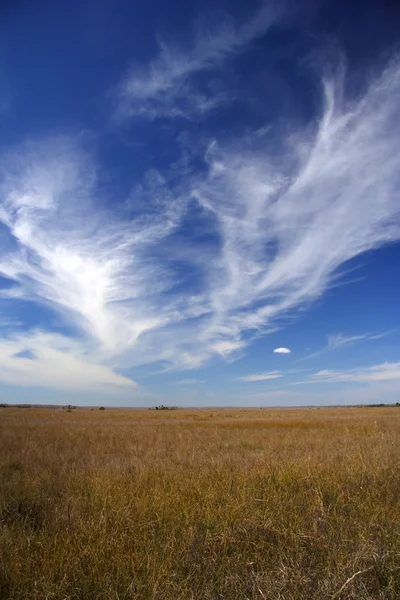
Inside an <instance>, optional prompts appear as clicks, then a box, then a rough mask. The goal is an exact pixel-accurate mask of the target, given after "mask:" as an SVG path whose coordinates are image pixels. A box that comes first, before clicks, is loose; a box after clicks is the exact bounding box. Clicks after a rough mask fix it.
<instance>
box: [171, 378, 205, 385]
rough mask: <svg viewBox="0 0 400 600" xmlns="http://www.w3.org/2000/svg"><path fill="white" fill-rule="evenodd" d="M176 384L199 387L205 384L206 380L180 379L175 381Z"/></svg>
mask: <svg viewBox="0 0 400 600" xmlns="http://www.w3.org/2000/svg"><path fill="white" fill-rule="evenodd" d="M174 383H175V385H197V384H198V383H205V380H204V379H195V378H190V377H189V378H187V379H180V380H179V381H175V382H174Z"/></svg>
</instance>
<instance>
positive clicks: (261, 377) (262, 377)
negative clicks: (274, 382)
mask: <svg viewBox="0 0 400 600" xmlns="http://www.w3.org/2000/svg"><path fill="white" fill-rule="evenodd" d="M280 377H282V373H281V372H280V371H271V372H270V373H254V374H253V375H246V376H245V377H239V380H238V381H243V382H245V383H252V382H254V381H268V380H269V379H279V378H280Z"/></svg>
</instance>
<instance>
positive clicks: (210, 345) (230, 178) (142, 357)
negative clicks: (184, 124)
mask: <svg viewBox="0 0 400 600" xmlns="http://www.w3.org/2000/svg"><path fill="white" fill-rule="evenodd" d="M399 98H400V64H399V62H398V61H396V60H394V61H392V63H391V64H389V65H388V67H387V68H386V69H385V70H384V72H383V73H382V74H381V75H380V76H378V77H376V78H375V79H374V80H372V81H370V82H369V85H368V86H367V87H366V89H365V92H364V94H363V95H360V96H359V97H358V98H356V99H354V98H353V99H346V98H345V96H344V92H343V82H342V81H341V80H340V78H339V79H337V80H336V79H333V80H332V79H330V80H329V81H325V82H324V103H323V106H322V107H321V111H320V117H319V118H318V119H316V120H315V121H314V122H313V123H312V124H309V125H307V127H305V128H301V127H297V128H296V129H295V130H294V129H293V126H292V127H291V128H290V130H288V132H287V134H286V135H284V137H283V138H282V139H281V138H280V137H279V135H278V133H276V135H274V137H273V138H272V137H271V136H272V133H271V131H270V130H266V131H265V132H264V133H263V135H260V133H259V132H255V133H254V134H248V135H246V137H244V138H242V139H236V140H233V141H231V142H228V141H226V140H225V141H224V142H219V143H218V142H216V141H215V142H212V143H210V145H209V147H208V150H207V153H206V155H205V157H204V158H205V160H204V164H203V165H202V168H201V169H197V168H196V165H195V164H189V165H187V166H186V167H185V170H184V172H181V171H179V168H178V167H176V166H175V167H171V171H170V172H169V173H165V174H164V176H156V175H154V177H153V178H150V182H149V181H148V180H146V181H144V182H143V185H142V188H140V190H136V188H135V190H136V191H134V193H133V196H132V198H131V199H130V202H131V204H130V205H131V206H133V207H135V206H136V205H138V206H139V208H140V210H137V211H135V210H132V215H131V216H130V217H128V218H127V217H126V214H124V216H123V217H122V216H121V212H120V211H119V210H118V202H120V203H123V202H124V200H125V198H122V199H118V198H117V199H116V198H113V202H110V203H109V204H108V207H107V208H106V204H107V203H106V202H104V201H103V198H102V196H101V191H100V189H99V185H98V181H97V170H98V169H99V166H96V164H95V162H94V159H93V158H92V157H90V156H89V155H88V153H87V152H84V151H83V150H82V148H81V144H80V143H79V141H77V140H71V139H66V138H57V139H55V140H47V141H42V142H40V143H32V144H30V145H29V144H27V145H23V146H22V147H20V148H18V149H17V150H16V151H15V153H8V154H7V155H6V156H3V157H2V167H1V173H0V175H1V183H0V192H1V207H0V221H1V223H2V231H1V233H2V241H3V248H4V251H3V253H2V256H1V259H0V275H1V276H3V277H5V278H7V279H8V280H9V281H10V282H12V284H13V285H12V287H10V288H9V289H3V290H2V297H3V298H4V297H7V296H8V297H11V298H15V297H18V299H19V300H21V301H22V300H26V301H30V302H35V303H40V304H43V305H45V306H46V307H49V308H51V309H52V310H54V311H57V312H58V313H59V314H60V315H61V316H62V318H63V320H64V322H65V324H67V325H68V326H69V327H71V328H72V329H73V332H72V333H71V337H72V338H74V339H78V340H79V343H80V344H81V346H80V347H81V348H84V360H85V361H87V362H88V364H91V365H98V366H104V367H105V368H107V369H108V370H112V372H113V373H114V375H115V376H116V377H117V376H118V372H121V371H122V370H124V369H128V368H132V367H136V366H140V365H143V364H150V363H159V364H161V365H162V366H163V368H165V369H168V368H180V369H189V368H199V367H201V366H202V365H204V364H205V363H206V362H207V361H208V360H210V359H211V358H212V357H220V358H227V357H229V356H232V355H234V354H235V353H238V352H239V353H243V352H244V351H245V349H246V347H247V346H248V345H249V344H250V343H251V340H252V338H253V337H254V336H259V335H262V334H265V333H266V332H267V331H268V330H269V329H270V328H272V327H273V325H274V323H275V322H276V320H277V319H279V318H281V317H282V316H283V315H286V314H287V313H288V312H289V311H294V310H296V309H298V308H299V307H304V306H307V305H308V304H309V303H310V302H312V301H314V300H315V299H317V298H318V297H320V296H321V295H322V294H323V293H324V292H325V290H326V289H327V288H328V287H329V286H330V285H331V284H332V281H333V280H334V279H335V277H337V273H338V269H339V267H341V265H343V264H344V263H346V262H347V261H349V260H350V259H352V258H354V257H357V256H358V255H360V254H361V253H363V252H365V251H367V250H371V249H375V248H379V247H381V246H383V245H384V244H388V243H390V242H393V241H397V240H399V239H400V200H399V196H398V189H399V184H400V175H399V170H398V156H399V155H400V138H399V136H398V135H397V125H398V123H399V122H400V102H399ZM280 131H283V130H282V129H280ZM277 136H278V137H277ZM277 146H279V148H280V152H278V153H277V152H276V148H277ZM155 180H156V183H155ZM177 180H178V183H177ZM188 216H190V218H191V227H190V232H191V234H190V236H189V237H188V236H187V235H182V230H183V229H184V221H185V219H186V218H188ZM186 231H187V229H186ZM204 231H206V232H207V236H205V237H202V235H201V234H202V233H203V232H204ZM42 333H43V334H44V332H42ZM25 335H26V336H27V338H28V337H29V335H30V334H29V332H28V333H26V334H25ZM64 337H65V339H66V340H68V339H69V338H68V336H67V335H66V334H65V336H64ZM10 340H11V339H9V338H8V337H7V336H6V337H5V338H4V339H3V343H5V344H6V343H8V341H10ZM342 341H343V340H342ZM10 343H11V341H10ZM49 344H50V342H49ZM20 345H21V351H22V350H23V348H22V345H23V344H22V341H21V344H20ZM50 347H51V344H50ZM28 349H29V348H28ZM17 352H19V350H16V353H17ZM71 352H73V353H74V356H75V357H77V356H78V357H79V356H80V355H79V352H81V351H80V350H79V352H78V350H77V349H76V348H74V349H73V350H71ZM59 358H60V360H61V359H62V357H61V356H60V357H59ZM7 360H8V359H6V358H4V361H5V363H4V364H8V362H7ZM15 360H17V359H15ZM18 360H21V359H18ZM26 360H29V359H26ZM49 360H50V359H49ZM15 368H16V367H15ZM26 368H27V369H28V367H26ZM0 369H1V361H0ZM0 372H1V371H0ZM109 372H110V371H107V373H109ZM124 372H125V371H124ZM27 373H28V371H27ZM30 376H31V377H33V374H32V373H31V375H30ZM110 376H111V375H110ZM60 377H61V376H60ZM50 380H51V377H50V376H49V381H50ZM61 380H62V377H61Z"/></svg>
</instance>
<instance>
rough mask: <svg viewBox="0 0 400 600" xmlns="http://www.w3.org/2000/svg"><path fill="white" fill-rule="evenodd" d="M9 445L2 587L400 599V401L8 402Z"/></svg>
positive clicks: (183, 596) (17, 595)
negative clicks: (65, 406) (255, 406)
mask: <svg viewBox="0 0 400 600" xmlns="http://www.w3.org/2000/svg"><path fill="white" fill-rule="evenodd" d="M0 449H1V453H0V482H1V487H0V598H1V599H9V600H11V599H12V600H17V599H18V600H20V599H21V600H22V599H24V600H30V599H39V600H45V599H56V600H64V599H68V600H72V599H74V600H75V599H76V600H85V599H92V600H95V599H97V600H100V599H101V600H118V599H119V600H127V599H138V600H139V599H143V600H147V599H160V600H189V599H204V600H206V599H209V600H211V599H212V600H214V599H215V600H217V599H229V600H241V599H243V600H245V599H260V600H263V599H268V600H278V599H280V600H303V599H304V600H311V599H314V598H315V599H327V600H328V599H329V598H331V599H334V600H338V599H342V600H344V599H354V600H366V599H374V600H375V599H381V598H382V599H398V598H400V462H399V459H400V408H342V409H320V410H312V409H303V410H297V409H296V410H272V409H271V410H220V411H216V410H215V411H212V410H207V411H200V410H198V411H195V410H191V411H189V410H181V411H180V410H179V411H171V412H170V411H165V412H164V411H144V410H143V411H128V410H105V411H99V410H87V409H78V410H74V411H72V412H66V411H64V412H63V411H56V410H51V409H21V408H2V409H0ZM355 574H356V575H355ZM353 575H355V576H354V577H353V579H351V580H350V581H348V580H349V579H350V578H351V577H352V576H353ZM346 582H347V583H346Z"/></svg>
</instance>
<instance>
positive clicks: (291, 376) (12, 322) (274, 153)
mask: <svg viewBox="0 0 400 600" xmlns="http://www.w3.org/2000/svg"><path fill="white" fill-rule="evenodd" d="M399 26H400V7H399V6H398V5H397V3H395V2H389V1H388V0H387V1H383V2H379V3H378V2H365V1H364V2H357V1H354V2H351V3H349V2H344V1H328V0H325V1H324V0H310V1H307V2H306V1H304V2H294V1H293V2H289V1H287V2H272V1H270V2H264V3H263V2H259V1H258V2H256V1H254V2H253V1H251V2H246V3H244V2H237V1H234V2H233V1H229V2H227V1H226V2H223V1H220V2H215V1H213V2H204V1H200V0H197V1H195V2H190V3H189V2H180V1H175V2H170V3H162V2H146V3H140V2H136V3H132V2H128V1H122V0H118V1H115V0H114V1H111V0H100V1H96V2H94V1H89V0H86V1H80V2H75V1H71V2H68V3H67V2H50V1H44V0H42V1H39V2H35V3H30V2H26V1H23V0H20V1H17V2H6V3H2V6H1V8H0V155H1V157H0V158H1V160H0V240H1V252H0V328H1V331H0V335H1V341H0V394H1V398H2V401H5V402H39V403H41V402H51V403H54V404H55V403H66V402H68V403H70V402H71V403H74V404H110V405H115V406H121V405H127V406H136V405H142V406H143V405H145V406H146V405H153V404H158V403H167V404H177V405H180V406H203V405H204V406H223V405H244V406H269V405H284V406H286V405H308V404H322V405H324V404H351V403H368V402H395V401H398V400H399V395H398V390H399V384H400V345H399V332H400V313H399V295H400V278H399V262H400V195H399V189H400V188H399V184H400V170H399V160H400V136H399V128H400V54H399V51H400V43H399V37H398V31H399ZM276 350H280V351H278V352H277V351H276Z"/></svg>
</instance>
